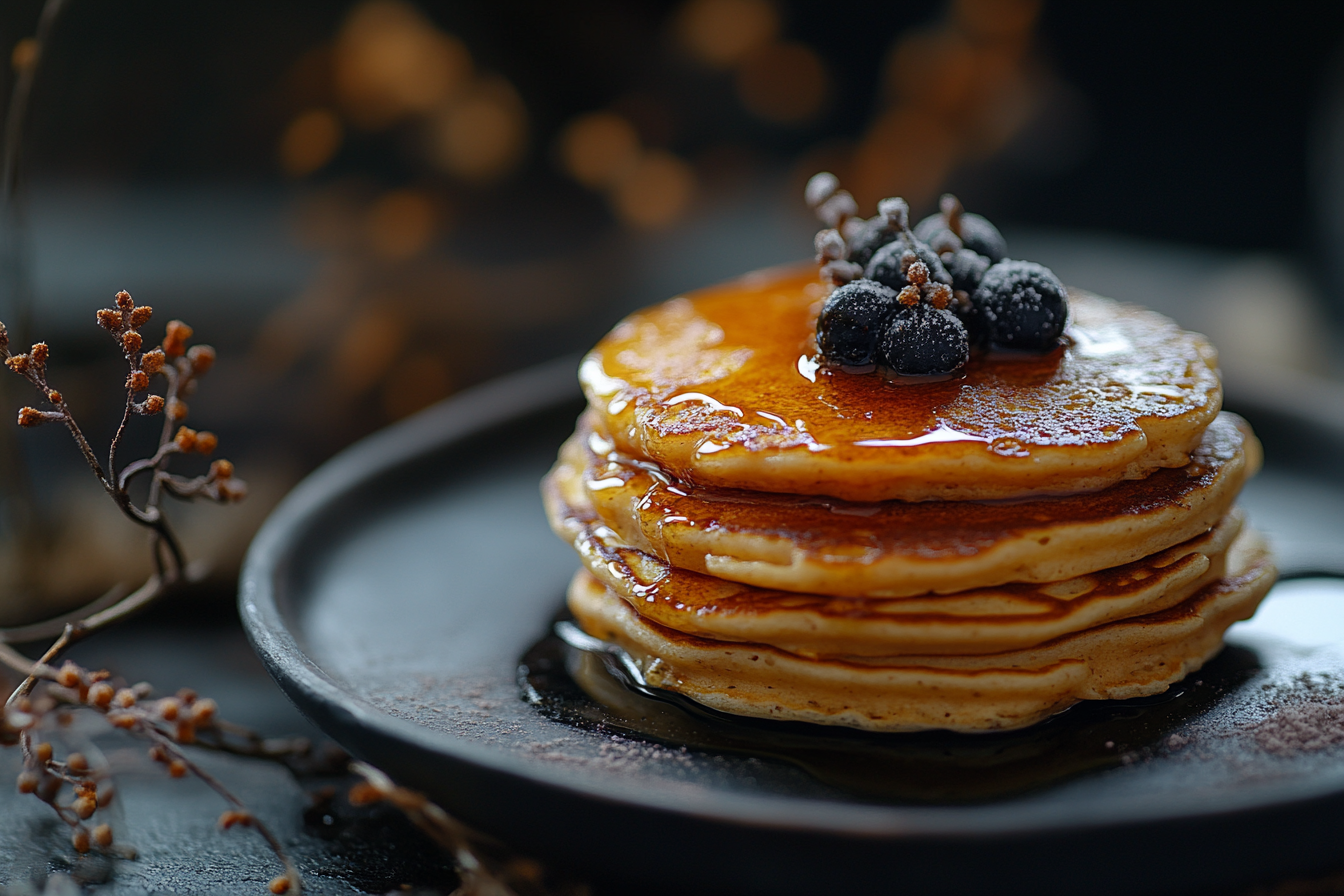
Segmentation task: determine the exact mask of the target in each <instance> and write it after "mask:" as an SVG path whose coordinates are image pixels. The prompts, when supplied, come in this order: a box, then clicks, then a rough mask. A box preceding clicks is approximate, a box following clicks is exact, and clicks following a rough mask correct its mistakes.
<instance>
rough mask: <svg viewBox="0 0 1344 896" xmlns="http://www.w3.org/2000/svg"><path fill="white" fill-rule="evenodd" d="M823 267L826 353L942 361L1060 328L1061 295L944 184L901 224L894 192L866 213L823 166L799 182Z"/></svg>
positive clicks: (901, 209)
mask: <svg viewBox="0 0 1344 896" xmlns="http://www.w3.org/2000/svg"><path fill="white" fill-rule="evenodd" d="M805 197H806V199H807V202H808V204H809V205H810V206H812V208H813V209H814V210H815V211H816V212H817V215H818V216H819V217H820V218H821V220H822V221H823V223H825V224H826V225H827V228H826V229H825V230H822V231H821V232H819V233H818V234H817V239H816V250H817V261H818V262H819V263H820V264H821V266H822V268H821V273H822V277H823V279H825V280H826V281H828V282H829V283H831V284H833V285H834V286H835V290H834V291H833V292H832V293H831V295H830V297H829V298H827V300H826V304H825V305H824V307H823V308H822V311H821V315H820V316H819V317H818V318H817V345H818V347H819V348H820V350H821V354H822V356H823V357H824V358H825V359H826V360H828V361H830V362H831V363H834V364H839V365H844V366H852V367H868V366H872V365H883V366H885V367H888V368H890V369H891V370H893V371H895V372H896V373H898V374H904V375H928V374H944V373H951V372H952V371H954V370H957V369H958V368H960V367H963V366H964V365H965V364H966V362H967V361H968V360H970V355H971V349H972V348H989V349H1010V350H1018V351H1028V352H1048V351H1050V350H1051V349H1052V348H1054V347H1055V346H1056V345H1057V344H1058V342H1059V337H1060V334H1062V333H1063V332H1064V324H1065V322H1066V321H1067V318H1068V301H1067V298H1066V295H1065V292H1064V287H1063V285H1062V284H1060V282H1059V279H1058V278H1057V277H1056V276H1055V275H1054V274H1053V273H1052V272H1051V271H1050V269H1049V268H1046V267H1044V266H1042V265H1039V264H1036V263H1034V262H1030V261H1012V260H1009V259H1008V258H1007V255H1008V247H1007V244H1006V243H1005V242H1004V239H1003V235H1002V234H1000V233H999V231H998V229H997V228H995V226H994V225H993V224H991V223H989V221H988V220H986V219H985V218H983V217H981V216H980V215H974V214H969V213H967V212H965V211H964V210H963V209H962V207H961V203H960V202H959V201H958V200H957V198H956V197H955V196H951V195H947V196H944V197H943V199H942V202H941V203H940V210H939V213H938V214H935V215H930V216H929V217H927V218H925V219H924V220H922V221H920V222H919V223H918V224H916V225H915V227H914V228H913V229H912V228H911V227H910V224H909V207H908V206H907V205H906V203H905V200H903V199H884V200H882V201H881V202H879V203H878V213H877V215H876V216H874V217H872V218H867V219H865V218H860V217H858V206H857V204H856V203H855V201H854V198H853V197H852V196H851V195H850V194H849V193H848V192H846V191H844V190H841V189H840V184H839V181H837V180H836V178H835V176H834V175H832V174H826V173H823V174H818V175H816V176H815V177H813V178H812V179H811V180H810V181H808V184H807V191H806V194H805Z"/></svg>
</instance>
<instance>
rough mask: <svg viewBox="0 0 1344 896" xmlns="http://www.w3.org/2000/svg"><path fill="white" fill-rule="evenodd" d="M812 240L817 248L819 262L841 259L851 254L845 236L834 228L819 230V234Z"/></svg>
mask: <svg viewBox="0 0 1344 896" xmlns="http://www.w3.org/2000/svg"><path fill="white" fill-rule="evenodd" d="M812 242H813V246H814V247H815V248H816V250H817V263H818V264H825V263H826V262H828V261H840V260H843V259H844V258H845V256H847V255H848V254H849V247H848V246H846V245H845V238H844V237H842V236H841V235H840V231H838V230H835V229H834V228H828V229H826V230H818V231H817V236H816V238H815V239H814V240H813V241H812Z"/></svg>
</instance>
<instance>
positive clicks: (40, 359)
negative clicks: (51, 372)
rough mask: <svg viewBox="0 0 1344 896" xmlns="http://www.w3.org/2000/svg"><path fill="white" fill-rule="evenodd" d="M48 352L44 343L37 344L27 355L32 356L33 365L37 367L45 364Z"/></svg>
mask: <svg viewBox="0 0 1344 896" xmlns="http://www.w3.org/2000/svg"><path fill="white" fill-rule="evenodd" d="M49 352H50V349H48V348H47V344H46V343H45V342H39V343H37V345H34V346H33V347H32V348H30V349H29V350H28V354H30V355H32V356H33V363H34V364H36V365H37V366H38V367H41V366H42V365H44V364H46V363H47V355H48V353H49Z"/></svg>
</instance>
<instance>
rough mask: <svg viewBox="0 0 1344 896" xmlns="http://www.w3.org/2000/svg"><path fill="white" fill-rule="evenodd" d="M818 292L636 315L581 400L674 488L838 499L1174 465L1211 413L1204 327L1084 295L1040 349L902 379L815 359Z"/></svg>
mask: <svg viewBox="0 0 1344 896" xmlns="http://www.w3.org/2000/svg"><path fill="white" fill-rule="evenodd" d="M823 296H824V291H823V290H822V287H821V285H820V284H819V283H818V282H817V279H816V268H815V267H814V266H812V265H806V266H799V267H791V268H784V269H776V270H771V271H764V272H760V273H757V274H753V275H748V276H747V277H745V278H742V279H740V280H737V281H733V282H731V283H728V284H725V285H721V286H716V287H712V288H709V289H705V290H701V291H699V292H696V293H692V294H691V295H689V296H687V297H684V298H678V299H674V300H672V301H669V302H664V303H663V304H661V305H658V306H655V307H653V308H650V309H646V310H644V311H640V312H637V313H635V314H633V315H631V316H630V317H628V318H626V320H625V321H623V322H622V323H621V324H619V325H618V326H617V327H616V328H615V329H614V330H612V332H611V333H610V334H608V335H607V337H606V338H604V339H603V340H602V341H601V342H600V343H598V345H597V346H596V347H595V348H594V349H593V351H592V352H591V353H590V354H589V355H588V357H587V358H586V359H585V360H584V362H583V365H582V367H581V369H580V380H581V382H582V384H583V387H584V390H585V392H586V394H587V396H588V400H589V404H590V406H591V407H592V408H593V409H594V411H595V412H596V413H597V414H598V415H599V416H600V418H601V423H602V426H603V428H604V429H605V430H606V431H607V432H608V433H610V434H611V437H612V439H613V440H614V441H615V443H616V446H617V448H618V449H619V450H621V451H622V452H624V453H625V454H627V455H629V456H631V457H634V458H640V459H647V460H651V461H654V462H655V463H657V464H658V465H659V466H661V467H662V468H663V469H664V470H666V471H667V472H668V473H669V474H670V475H672V476H673V477H674V478H676V479H678V480H680V481H683V482H687V483H690V484H695V485H707V486H714V487H719V488H739V489H752V490H759V491H767V492H781V493H790V494H805V495H832V496H835V497H838V498H843V499H845V500H850V501H880V500H888V499H900V500H911V501H918V500H929V499H986V498H1015V497H1025V496H1032V495H1043V494H1072V493H1076V492H1080V491H1088V490H1093V489H1099V488H1103V487H1106V486H1109V485H1112V484H1114V483H1115V482H1118V481H1120V480H1122V479H1126V478H1137V477H1141V476H1143V475H1145V474H1146V473H1148V472H1150V471H1152V470H1154V469H1157V468H1159V467H1180V466H1184V465H1185V464H1186V463H1187V462H1188V460H1189V453H1190V452H1191V451H1192V450H1193V449H1194V448H1195V447H1196V446H1197V445H1198V444H1199V440H1200V436H1201V434H1202V433H1203V431H1204V428H1205V427H1206V426H1207V425H1208V424H1209V422H1210V421H1212V420H1213V418H1214V416H1215V415H1216V414H1217V413H1218V410H1219V408H1220V406H1221V402H1222V387H1221V386H1220V384H1219V381H1218V375H1217V371H1216V353H1215V352H1214V350H1213V348H1212V347H1211V346H1210V345H1209V343H1208V342H1207V340H1205V339H1204V337H1202V336H1199V335H1198V334H1194V333H1188V332H1186V331H1184V330H1181V329H1180V328H1179V327H1177V326H1176V325H1175V324H1174V323H1172V322H1171V321H1170V320H1168V319H1167V318H1165V317H1162V316H1161V315H1158V314H1155V313H1153V312H1150V311H1145V310H1142V309H1139V308H1134V307H1129V306H1123V305H1118V304H1116V303H1114V302H1110V301H1108V300H1105V299H1100V298H1097V297H1095V296H1091V295H1088V294H1086V293H1080V292H1071V293H1070V309H1071V310H1070V315H1071V322H1070V324H1069V327H1068V329H1067V330H1066V333H1065V338H1064V345H1062V346H1061V347H1060V348H1059V349H1057V350H1055V351H1054V352H1052V353H1050V354H1047V355H1043V356H1026V357H1014V358H1004V357H997V358H996V357H984V358H976V359H973V360H972V361H971V363H970V364H969V365H967V367H966V368H965V370H964V372H963V373H962V374H959V375H955V376H953V377H951V378H949V379H947V380H945V381H943V382H919V383H903V384H900V385H896V384H893V383H891V382H889V381H888V380H886V379H884V378H883V377H882V376H878V375H866V376H856V375H852V374H849V373H845V372H843V371H837V370H832V369H830V368H828V367H826V366H824V365H819V364H818V362H817V358H816V346H815V344H814V342H815V337H814V327H815V322H816V316H817V311H818V309H819V307H820V303H821V301H822V299H823Z"/></svg>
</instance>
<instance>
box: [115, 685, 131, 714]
mask: <svg viewBox="0 0 1344 896" xmlns="http://www.w3.org/2000/svg"><path fill="white" fill-rule="evenodd" d="M112 702H113V703H115V704H116V705H117V706H120V707H121V708H122V709H130V708H131V707H132V706H134V705H135V691H133V690H131V689H130V688H122V689H121V690H119V691H117V693H116V696H115V697H113V698H112Z"/></svg>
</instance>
